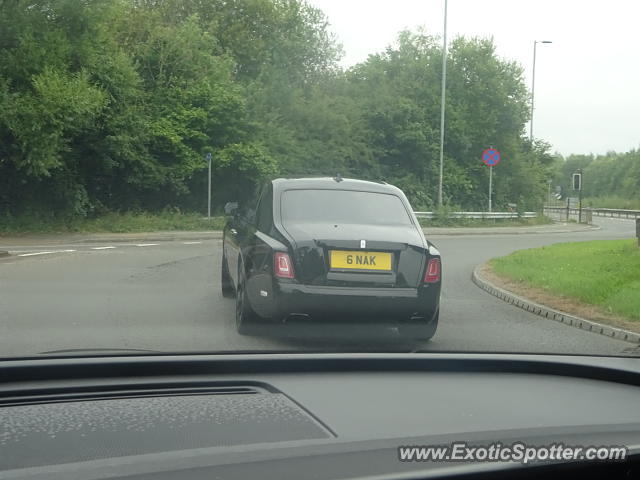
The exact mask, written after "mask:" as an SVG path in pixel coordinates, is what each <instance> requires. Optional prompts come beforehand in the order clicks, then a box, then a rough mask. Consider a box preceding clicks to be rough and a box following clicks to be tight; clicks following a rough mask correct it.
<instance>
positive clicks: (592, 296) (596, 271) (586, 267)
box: [489, 240, 640, 322]
mask: <svg viewBox="0 0 640 480" xmlns="http://www.w3.org/2000/svg"><path fill="white" fill-rule="evenodd" d="M489 265H490V267H491V269H492V271H493V272H494V273H495V274H497V275H498V276H499V277H503V278H506V279H508V280H510V281H512V282H515V283H516V284H519V285H525V286H533V287H536V288H539V289H541V290H542V291H544V292H546V293H548V294H551V295H555V296H564V297H567V298H569V299H573V300H577V301H578V302H581V303H584V304H587V305H593V306H595V307H597V308H599V309H602V310H603V311H604V312H606V313H610V314H614V315H619V316H622V317H623V318H624V319H626V320H630V321H633V322H640V248H638V247H637V243H636V240H611V241H591V242H577V243H560V244H555V245H551V246H548V247H542V248H534V249H528V250H520V251H517V252H514V253H512V254H511V255H507V256H506V257H501V258H494V259H493V260H491V261H490V262H489ZM569 313H572V312H569Z"/></svg>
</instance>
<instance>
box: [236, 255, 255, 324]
mask: <svg viewBox="0 0 640 480" xmlns="http://www.w3.org/2000/svg"><path fill="white" fill-rule="evenodd" d="M246 285H247V282H246V278H245V275H244V268H242V265H240V266H239V267H238V287H237V289H236V329H237V330H238V333H239V334H240V335H247V334H249V331H250V328H251V325H252V324H255V323H256V319H257V316H256V314H255V312H254V311H253V309H252V308H251V305H249V301H248V298H247V289H246Z"/></svg>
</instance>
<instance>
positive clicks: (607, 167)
mask: <svg viewBox="0 0 640 480" xmlns="http://www.w3.org/2000/svg"><path fill="white" fill-rule="evenodd" d="M445 5H448V6H447V7H446V9H445ZM611 5H615V6H610V5H609V4H608V3H607V4H604V3H602V4H600V3H597V2H585V1H578V0H576V1H566V2H557V1H552V0H539V1H533V0H531V1H529V0H521V1H518V2H512V1H507V0H477V1H469V0H449V1H448V2H446V1H445V0H431V1H424V0H393V1H392V0H375V1H374V0H349V1H336V0H157V1H140V0H138V1H126V0H83V1H78V0H42V1H35V0H11V1H9V0H4V1H3V0H0V357H2V358H5V359H7V358H15V357H33V356H35V357H43V358H53V357H56V356H65V355H78V356H92V355H111V354H112V355H127V354H133V355H144V354H153V353H195V352H197V353H222V352H225V353H240V352H249V353H254V352H296V353H306V352H319V353H328V352H480V353H482V352H486V353H492V352H509V353H521V354H524V353H527V354H531V353H535V354H538V353H540V354H541V353H553V354H567V355H605V356H638V355H640V347H639V346H638V345H640V247H639V242H640V240H639V238H640V150H638V146H639V143H638V142H639V140H640V136H639V134H638V125H640V94H639V93H638V92H639V91H640V90H639V89H638V85H637V79H638V78H639V74H640V72H639V70H640V66H639V65H640V64H639V63H638V62H637V61H636V59H637V57H638V47H639V44H638V43H639V40H638V35H637V25H636V23H637V19H638V18H640V6H639V5H638V4H637V3H636V2H622V1H621V2H612V3H611ZM595 25H597V28H594V26H595Z"/></svg>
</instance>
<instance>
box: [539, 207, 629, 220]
mask: <svg viewBox="0 0 640 480" xmlns="http://www.w3.org/2000/svg"><path fill="white" fill-rule="evenodd" d="M544 209H545V211H546V210H549V211H553V212H557V213H565V214H566V213H569V214H570V215H577V214H578V212H579V209H577V208H567V207H544ZM582 212H583V213H587V212H591V215H593V216H595V217H614V218H640V210H623V209H616V208H583V209H582Z"/></svg>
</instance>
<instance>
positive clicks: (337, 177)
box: [333, 173, 342, 183]
mask: <svg viewBox="0 0 640 480" xmlns="http://www.w3.org/2000/svg"><path fill="white" fill-rule="evenodd" d="M333 179H334V180H335V181H336V182H338V183H340V182H341V181H342V177H341V176H340V174H339V173H336V176H335V177H333Z"/></svg>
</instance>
